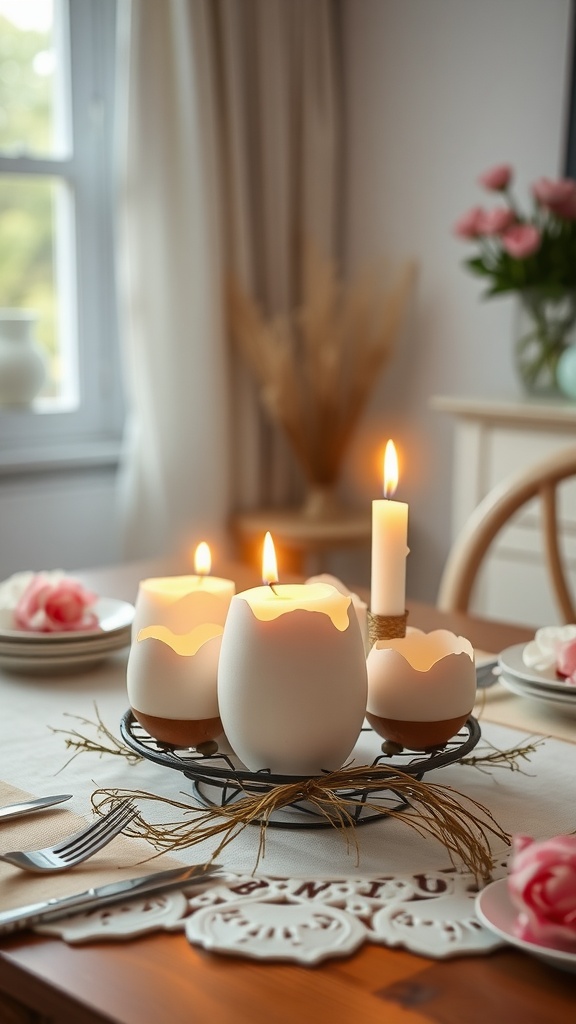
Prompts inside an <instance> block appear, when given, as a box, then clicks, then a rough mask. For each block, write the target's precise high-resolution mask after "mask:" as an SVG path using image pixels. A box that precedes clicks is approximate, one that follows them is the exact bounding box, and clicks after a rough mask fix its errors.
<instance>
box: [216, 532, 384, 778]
mask: <svg viewBox="0 0 576 1024" xmlns="http://www.w3.org/2000/svg"><path fill="white" fill-rule="evenodd" d="M273 553H274V549H273V544H272V541H271V539H270V542H268V543H266V544H265V560H264V564H263V569H262V578H263V580H264V581H266V582H267V583H268V584H274V585H273V586H272V585H263V586H261V587H254V588H253V589H251V590H246V591H243V592H242V593H240V594H237V595H235V597H234V598H233V599H232V602H231V604H230V611H229V614H228V618H227V620H226V625H225V627H224V634H223V637H222V647H221V652H220V662H219V669H218V702H219V707H220V716H221V718H222V724H223V727H224V731H225V733H226V736H227V737H228V740H229V742H230V745H231V746H232V749H233V750H234V751H235V752H236V754H237V755H238V757H240V758H241V760H242V761H243V763H244V764H245V765H246V766H247V767H248V768H250V769H251V770H252V771H258V770H260V769H269V770H270V771H272V772H275V773H280V774H286V775H316V774H320V773H321V772H322V771H324V770H333V769H335V768H339V767H341V765H342V764H343V763H344V761H345V760H346V758H347V757H348V755H349V754H350V751H351V750H352V749H353V747H354V745H355V743H356V740H357V738H358V735H359V733H360V729H361V727H362V722H363V719H364V713H365V710H366V699H367V674H366V660H365V654H364V645H363V641H362V636H361V633H360V627H359V625H358V620H357V618H356V615H355V613H354V609H353V607H352V602H351V599H350V597H349V596H346V595H344V594H341V593H340V592H339V591H338V590H336V589H335V588H334V587H332V586H329V585H327V584H325V583H316V584H276V583H275V579H276V578H277V573H276V566H275V554H274V560H272V555H273Z"/></svg>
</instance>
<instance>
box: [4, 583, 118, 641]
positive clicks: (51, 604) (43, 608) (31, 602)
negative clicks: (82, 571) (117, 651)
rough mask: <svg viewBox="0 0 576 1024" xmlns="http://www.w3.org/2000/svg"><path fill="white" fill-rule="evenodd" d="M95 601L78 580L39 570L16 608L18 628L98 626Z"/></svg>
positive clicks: (52, 630)
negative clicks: (47, 573)
mask: <svg viewBox="0 0 576 1024" xmlns="http://www.w3.org/2000/svg"><path fill="white" fill-rule="evenodd" d="M96 600H97V595H96V594H93V593H91V592H90V591H89V590H86V588H85V587H83V586H82V584H81V583H79V582H78V581H77V580H73V579H69V578H68V577H66V576H61V577H59V578H58V577H57V578H56V579H54V578H53V577H50V576H48V575H46V574H44V573H37V574H35V575H34V576H33V578H32V580H31V581H30V583H29V584H28V586H27V587H26V589H25V591H24V593H23V594H22V595H21V597H20V599H19V601H18V603H17V605H16V607H15V609H14V622H15V624H16V627H17V628H18V629H26V630H33V631H34V632H38V633H57V632H65V631H70V630H92V629H98V627H99V622H98V617H97V615H95V614H94V612H93V611H91V610H90V609H91V607H92V605H93V604H94V602H95V601H96Z"/></svg>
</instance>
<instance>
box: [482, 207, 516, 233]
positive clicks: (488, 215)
mask: <svg viewBox="0 0 576 1024" xmlns="http://www.w3.org/2000/svg"><path fill="white" fill-rule="evenodd" d="M515 220H516V215H515V213H514V211H513V210H510V209H508V207H507V206H496V207H494V209H493V210H482V211H481V213H480V215H479V217H478V226H479V228H480V234H482V235H500V234H501V233H502V232H503V231H506V229H507V228H509V227H510V226H511V225H512V224H514V222H515Z"/></svg>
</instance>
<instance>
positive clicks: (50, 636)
mask: <svg viewBox="0 0 576 1024" xmlns="http://www.w3.org/2000/svg"><path fill="white" fill-rule="evenodd" d="M94 612H95V614H96V615H97V616H98V621H99V628H98V629H97V630H86V631H70V632H62V633H32V632H28V631H27V630H23V629H18V630H16V629H14V630H0V667H2V668H6V669H9V670H10V671H12V672H26V673H28V674H31V673H32V674H34V675H49V674H55V673H59V672H66V671H69V672H73V671H75V670H76V669H79V670H81V671H82V670H85V669H87V668H91V667H92V666H93V665H97V664H98V663H99V662H101V661H103V660H104V659H105V658H107V657H108V656H109V655H110V654H113V653H114V651H119V650H121V649H122V648H123V647H128V646H129V645H130V632H131V626H132V619H133V618H134V606H133V605H131V604H128V602H127V601H116V600H115V599H114V598H101V599H100V600H99V601H97V602H96V604H95V605H94Z"/></svg>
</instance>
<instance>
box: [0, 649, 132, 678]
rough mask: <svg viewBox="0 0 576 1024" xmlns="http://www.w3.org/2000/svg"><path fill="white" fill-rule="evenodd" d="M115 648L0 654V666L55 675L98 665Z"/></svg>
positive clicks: (13, 669) (25, 673) (37, 674)
mask: <svg viewBox="0 0 576 1024" xmlns="http://www.w3.org/2000/svg"><path fill="white" fill-rule="evenodd" d="M119 649H120V648H119V647H116V648H106V649H105V650H103V651H98V650H92V651H89V652H87V653H85V654H72V655H69V656H66V655H55V656H54V657H45V658H38V657H34V656H32V657H26V656H25V655H18V656H17V657H13V658H12V657H10V656H9V655H6V654H2V655H0V668H5V669H9V670H10V671H11V672H19V673H22V674H23V675H34V676H55V675H60V674H65V673H70V672H75V671H76V670H79V671H81V672H84V671H86V669H88V668H92V667H93V666H94V665H99V664H100V663H101V662H102V661H104V660H105V658H109V657H110V656H111V655H112V654H113V653H114V651H115V650H119Z"/></svg>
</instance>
